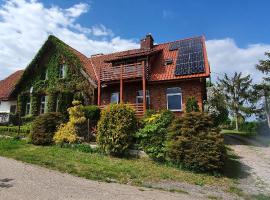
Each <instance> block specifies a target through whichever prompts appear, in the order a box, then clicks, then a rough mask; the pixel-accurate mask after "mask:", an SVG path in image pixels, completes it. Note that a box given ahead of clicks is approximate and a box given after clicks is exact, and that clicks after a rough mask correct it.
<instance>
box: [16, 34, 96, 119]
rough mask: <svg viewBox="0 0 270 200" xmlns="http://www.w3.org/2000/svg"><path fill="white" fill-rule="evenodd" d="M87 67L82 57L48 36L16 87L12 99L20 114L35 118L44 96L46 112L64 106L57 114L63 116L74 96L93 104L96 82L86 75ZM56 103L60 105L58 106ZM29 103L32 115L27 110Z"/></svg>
mask: <svg viewBox="0 0 270 200" xmlns="http://www.w3.org/2000/svg"><path fill="white" fill-rule="evenodd" d="M86 60H87V59H86ZM87 62H88V60H87ZM86 64H88V63H86V62H85V60H84V58H83V55H82V54H78V53H77V51H76V52H75V50H74V49H73V48H71V47H69V46H68V45H66V44H65V43H64V42H62V41H61V40H59V39H58V38H56V37H54V36H49V38H48V39H47V41H46V42H45V43H44V45H43V46H42V47H41V49H40V50H39V51H38V53H37V55H36V56H35V58H34V59H33V60H32V62H31V63H30V64H29V65H28V66H27V67H26V69H25V71H24V73H23V74H22V77H21V78H20V80H19V82H18V83H17V84H16V86H15V90H14V92H13V95H14V96H18V105H19V106H18V110H19V112H21V113H22V114H28V113H29V112H30V113H31V114H32V115H38V114H39V113H40V108H39V107H40V106H39V104H40V101H42V98H43V99H44V96H45V97H46V101H48V102H47V104H46V105H47V107H48V109H47V111H56V107H59V106H60V107H61V106H63V104H65V106H63V108H60V109H59V111H63V112H66V109H67V107H68V106H70V104H71V101H72V99H73V97H74V95H77V94H78V95H80V94H82V93H83V95H84V96H85V99H88V101H89V99H90V101H91V102H93V101H94V100H93V98H94V96H93V93H94V89H95V87H96V85H95V80H93V79H92V77H91V75H89V74H88V73H87V72H86ZM59 99H60V100H61V101H62V102H61V103H60V104H61V105H58V104H59V103H58V101H59ZM29 101H31V111H28V110H27V109H28V108H27V107H26V104H27V102H29ZM63 102H64V103H63ZM91 102H88V103H91ZM26 111H27V112H26Z"/></svg>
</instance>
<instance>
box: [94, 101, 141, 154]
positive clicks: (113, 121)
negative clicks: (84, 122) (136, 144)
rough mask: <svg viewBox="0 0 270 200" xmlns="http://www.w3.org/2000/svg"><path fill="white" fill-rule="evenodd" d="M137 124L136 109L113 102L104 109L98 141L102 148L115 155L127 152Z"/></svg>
mask: <svg viewBox="0 0 270 200" xmlns="http://www.w3.org/2000/svg"><path fill="white" fill-rule="evenodd" d="M136 125H137V120H136V117H135V111H134V110H133V109H132V108H131V107H129V106H128V105H125V104H113V105H110V106H108V107H107V108H105V109H104V110H102V112H101V118H100V121H99V122H98V129H97V142H98V144H99V146H100V148H101V150H102V151H103V152H104V153H106V154H110V155H113V156H122V155H124V154H125V153H127V150H128V148H129V147H130V146H131V145H132V141H133V137H134V134H135V130H136Z"/></svg>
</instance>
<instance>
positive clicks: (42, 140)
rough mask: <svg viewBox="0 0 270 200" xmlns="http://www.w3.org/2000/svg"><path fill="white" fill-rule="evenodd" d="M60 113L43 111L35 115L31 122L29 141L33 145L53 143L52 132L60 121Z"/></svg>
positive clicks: (61, 119) (61, 117)
mask: <svg viewBox="0 0 270 200" xmlns="http://www.w3.org/2000/svg"><path fill="white" fill-rule="evenodd" d="M62 121H63V116H62V115H61V114H60V113H54V112H52V113H45V114H42V115H39V116H38V117H36V119H35V120H34V122H33V125H32V129H31V134H30V141H31V142H32V143H33V144H35V145H49V144H52V143H53V136H54V132H55V131H56V130H57V127H58V126H59V125H60V124H61V123H62Z"/></svg>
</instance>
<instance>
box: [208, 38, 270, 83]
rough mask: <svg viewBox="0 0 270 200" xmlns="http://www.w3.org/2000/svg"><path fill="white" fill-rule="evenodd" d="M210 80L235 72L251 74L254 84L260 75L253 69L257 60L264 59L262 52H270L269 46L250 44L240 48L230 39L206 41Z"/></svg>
mask: <svg viewBox="0 0 270 200" xmlns="http://www.w3.org/2000/svg"><path fill="white" fill-rule="evenodd" d="M206 46H207V53H208V59H209V61H210V67H211V71H212V78H213V80H216V79H217V77H222V75H223V74H224V73H228V74H232V73H234V72H235V71H237V72H242V73H243V74H245V75H247V74H251V75H252V78H253V80H254V82H257V81H260V80H261V77H262V74H261V73H259V72H258V71H257V70H256V69H255V65H256V64H258V60H259V59H265V56H264V52H266V51H268V52H269V51H270V44H251V45H248V46H247V47H246V48H240V47H238V46H237V44H236V43H235V41H234V40H233V39H231V38H226V39H219V40H208V41H207V42H206Z"/></svg>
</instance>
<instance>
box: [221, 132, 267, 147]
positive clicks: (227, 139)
mask: <svg viewBox="0 0 270 200" xmlns="http://www.w3.org/2000/svg"><path fill="white" fill-rule="evenodd" d="M224 143H225V144H228V145H247V146H255V147H269V144H270V135H269V136H261V135H257V136H241V135H236V134H224Z"/></svg>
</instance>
